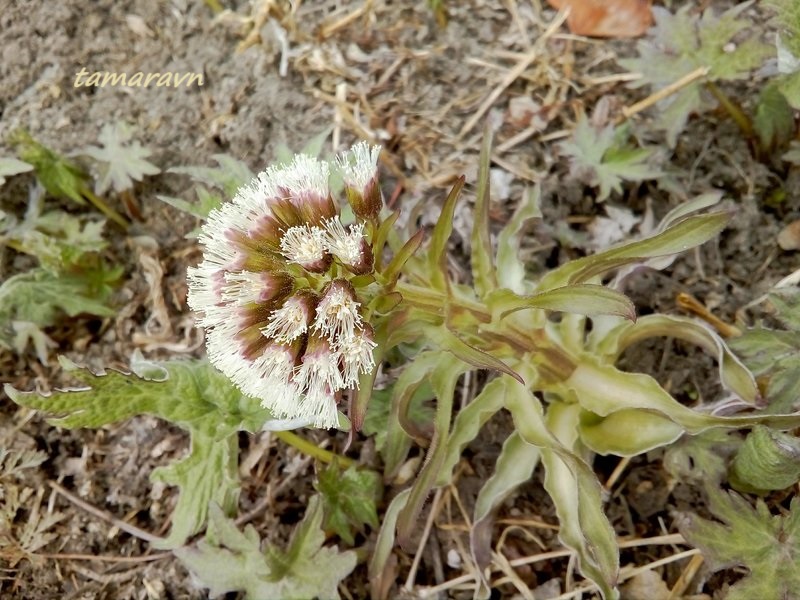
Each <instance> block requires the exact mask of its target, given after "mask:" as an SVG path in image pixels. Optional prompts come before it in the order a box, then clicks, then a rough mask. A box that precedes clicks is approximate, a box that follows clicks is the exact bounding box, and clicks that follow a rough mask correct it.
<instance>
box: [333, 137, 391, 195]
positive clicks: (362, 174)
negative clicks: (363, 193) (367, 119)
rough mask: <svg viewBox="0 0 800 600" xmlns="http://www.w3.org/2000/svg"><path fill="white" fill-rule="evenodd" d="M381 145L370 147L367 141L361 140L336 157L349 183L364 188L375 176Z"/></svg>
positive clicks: (359, 188)
mask: <svg viewBox="0 0 800 600" xmlns="http://www.w3.org/2000/svg"><path fill="white" fill-rule="evenodd" d="M380 153H381V147H380V146H372V147H370V145H369V144H367V142H359V143H357V144H356V145H355V146H353V147H352V148H350V150H349V151H348V152H345V153H343V154H340V155H339V156H337V157H336V163H337V165H338V167H339V170H340V171H341V173H342V177H343V178H344V180H345V183H347V185H349V186H351V187H354V188H356V189H358V190H363V189H364V188H365V187H366V185H367V184H368V183H369V182H370V181H371V180H372V178H373V177H375V172H376V171H377V169H378V155H379V154H380Z"/></svg>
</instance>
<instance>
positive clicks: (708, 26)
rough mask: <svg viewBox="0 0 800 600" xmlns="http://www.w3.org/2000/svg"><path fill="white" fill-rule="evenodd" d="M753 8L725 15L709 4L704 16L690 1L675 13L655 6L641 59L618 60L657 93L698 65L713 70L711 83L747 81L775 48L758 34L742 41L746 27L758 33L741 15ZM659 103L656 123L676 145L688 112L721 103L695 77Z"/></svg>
mask: <svg viewBox="0 0 800 600" xmlns="http://www.w3.org/2000/svg"><path fill="white" fill-rule="evenodd" d="M750 6H752V2H745V3H742V4H739V5H737V6H734V7H732V8H730V9H728V10H727V11H725V12H724V13H722V14H721V15H717V14H715V12H714V9H713V8H707V9H706V10H705V11H704V12H703V13H702V15H701V14H698V13H696V11H695V10H694V7H693V6H690V5H686V6H683V7H682V8H681V9H679V10H678V11H677V12H676V13H674V14H673V13H671V12H669V11H668V10H667V9H666V8H663V7H659V6H656V7H654V8H653V15H654V16H655V21H656V24H655V27H653V28H652V29H650V31H649V32H648V36H647V38H646V39H644V40H642V41H640V42H638V44H637V48H638V50H639V57H638V58H629V59H623V60H620V61H619V63H620V64H621V65H622V66H623V67H625V68H627V69H630V70H631V71H635V72H637V73H641V75H642V78H641V79H640V80H638V81H636V82H635V83H634V87H641V86H645V85H650V86H652V87H653V88H654V91H655V90H658V89H661V88H664V87H666V86H667V85H670V84H672V83H675V82H676V81H678V80H679V79H681V78H682V77H684V76H686V75H688V74H689V73H692V72H693V71H695V70H696V69H698V68H707V69H709V71H708V74H707V76H706V80H707V81H711V82H715V81H730V80H736V79H743V78H745V77H747V76H748V75H749V74H750V72H751V71H752V70H754V69H757V68H758V67H760V66H761V65H762V63H763V62H764V60H766V59H767V58H768V57H770V56H773V55H774V52H775V50H774V49H773V48H771V47H769V46H768V45H766V44H764V43H762V42H761V41H760V40H759V39H758V37H757V36H756V35H752V34H751V35H749V36H745V37H744V39H741V38H742V37H743V36H742V35H740V34H741V32H742V31H744V30H749V31H753V30H752V22H751V20H750V19H747V18H740V15H741V14H742V13H743V12H744V11H745V10H746V9H747V8H749V7H750ZM734 39H735V40H736V42H735V45H734V44H733V41H734ZM656 106H657V110H656V115H657V116H656V120H655V124H656V126H657V127H658V128H659V129H663V130H665V131H666V132H667V141H668V143H669V145H670V147H672V146H674V145H675V142H676V140H677V137H678V134H679V133H680V132H681V131H682V130H683V128H684V127H685V126H686V122H687V120H688V118H689V115H690V114H692V113H695V112H701V111H703V110H706V109H708V108H711V107H713V106H716V103H715V102H714V101H713V99H712V98H711V97H710V96H709V95H708V94H707V93H706V92H705V91H704V90H703V83H702V82H701V81H695V82H694V83H690V84H689V85H687V86H684V87H683V88H682V89H681V90H680V91H678V92H677V93H675V94H673V95H672V96H670V97H668V98H666V99H665V100H662V101H661V102H659V103H658V104H657V105H656Z"/></svg>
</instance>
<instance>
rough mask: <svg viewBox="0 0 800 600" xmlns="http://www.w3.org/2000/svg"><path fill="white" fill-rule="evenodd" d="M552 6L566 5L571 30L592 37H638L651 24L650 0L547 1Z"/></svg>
mask: <svg viewBox="0 0 800 600" xmlns="http://www.w3.org/2000/svg"><path fill="white" fill-rule="evenodd" d="M547 2H548V4H550V6H552V7H553V8H557V9H559V10H560V9H562V8H569V9H570V13H569V17H567V26H568V27H569V30H570V31H571V32H572V33H576V34H578V35H588V36H592V37H609V38H622V37H637V36H640V35H642V34H643V33H644V32H645V31H647V28H648V27H650V25H652V23H653V13H652V11H651V6H652V4H653V2H652V0H547Z"/></svg>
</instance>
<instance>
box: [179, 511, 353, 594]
mask: <svg viewBox="0 0 800 600" xmlns="http://www.w3.org/2000/svg"><path fill="white" fill-rule="evenodd" d="M321 524H322V503H321V502H320V499H319V497H318V496H314V497H312V498H311V500H310V501H309V505H308V508H307V509H306V514H305V517H303V520H302V521H301V522H300V523H299V524H298V526H297V527H296V528H295V531H294V534H293V535H292V539H291V541H290V543H289V547H288V548H287V550H286V551H285V552H284V551H281V550H279V549H277V548H275V547H273V546H267V547H266V548H265V550H264V551H263V552H262V551H261V547H260V546H261V543H260V540H259V537H258V533H257V532H256V530H255V528H253V527H252V526H251V525H248V526H247V527H246V528H245V530H244V533H242V532H240V531H239V530H238V529H237V528H236V525H235V523H234V522H233V521H232V520H230V519H228V518H226V517H225V515H224V513H223V512H222V510H221V509H220V508H219V507H218V506H215V505H213V504H212V505H211V507H210V510H209V530H208V533H207V534H206V538H205V539H204V540H201V541H200V542H198V544H197V546H196V547H192V546H184V547H182V548H178V549H176V550H174V553H175V555H176V556H177V557H178V558H179V559H180V560H181V562H183V563H184V564H185V565H186V566H187V567H188V568H189V570H190V571H191V572H192V573H193V574H194V576H195V577H196V578H197V579H198V580H199V581H200V582H201V583H202V585H203V586H204V587H207V588H209V595H210V596H212V597H216V596H220V595H222V594H226V593H230V592H238V591H241V592H244V594H245V597H246V598H249V599H250V600H266V599H268V598H281V599H285V600H306V599H308V598H325V599H334V598H335V599H338V598H339V590H338V585H339V582H340V581H341V580H342V579H344V578H345V577H346V576H347V575H348V574H350V572H351V571H352V570H353V569H354V568H355V566H356V561H357V560H356V554H355V553H354V552H352V551H349V552H339V551H338V550H337V549H336V548H331V547H325V546H323V543H324V542H325V534H324V533H323V531H322V529H321Z"/></svg>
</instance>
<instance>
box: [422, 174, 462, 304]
mask: <svg viewBox="0 0 800 600" xmlns="http://www.w3.org/2000/svg"><path fill="white" fill-rule="evenodd" d="M463 188H464V176H463V175H462V176H461V177H459V178H458V179H457V180H456V183H455V184H454V185H453V189H452V190H450V193H449V194H448V195H447V198H446V199H445V201H444V206H442V212H441V214H440V215H439V220H438V221H436V225H435V226H434V228H433V235H432V236H431V243H430V247H429V248H428V267H429V270H430V274H431V283H432V284H433V287H435V288H436V289H439V290H445V289H447V285H448V281H449V279H448V275H447V255H446V254H445V250H446V248H447V240H449V239H450V234H451V233H452V231H453V215H454V214H455V210H456V202H457V201H458V197H459V196H460V195H461V190H462V189H463Z"/></svg>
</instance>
